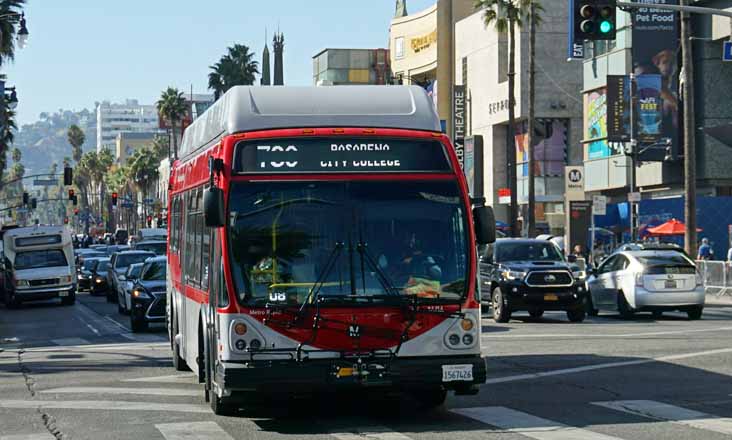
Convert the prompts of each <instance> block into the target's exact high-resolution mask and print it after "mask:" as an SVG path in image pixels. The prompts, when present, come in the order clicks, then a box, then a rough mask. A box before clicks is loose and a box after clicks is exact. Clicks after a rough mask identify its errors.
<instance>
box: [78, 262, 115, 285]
mask: <svg viewBox="0 0 732 440" xmlns="http://www.w3.org/2000/svg"><path fill="white" fill-rule="evenodd" d="M102 259H103V260H109V258H107V257H101V256H97V257H84V259H83V262H81V264H79V266H77V269H78V273H77V275H76V282H77V287H76V290H77V291H80V292H81V291H90V290H91V285H92V282H93V278H94V269H95V268H96V266H97V262H99V260H102Z"/></svg>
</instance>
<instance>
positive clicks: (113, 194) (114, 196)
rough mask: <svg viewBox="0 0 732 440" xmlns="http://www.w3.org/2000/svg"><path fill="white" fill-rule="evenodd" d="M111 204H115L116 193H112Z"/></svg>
mask: <svg viewBox="0 0 732 440" xmlns="http://www.w3.org/2000/svg"><path fill="white" fill-rule="evenodd" d="M112 206H117V193H116V192H113V193H112Z"/></svg>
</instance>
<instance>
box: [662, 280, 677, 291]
mask: <svg viewBox="0 0 732 440" xmlns="http://www.w3.org/2000/svg"><path fill="white" fill-rule="evenodd" d="M664 286H665V287H666V289H675V288H676V280H666V283H665V285H664Z"/></svg>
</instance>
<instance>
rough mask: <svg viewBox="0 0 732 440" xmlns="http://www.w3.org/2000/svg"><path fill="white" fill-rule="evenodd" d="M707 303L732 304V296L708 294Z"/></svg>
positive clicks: (714, 304)
mask: <svg viewBox="0 0 732 440" xmlns="http://www.w3.org/2000/svg"><path fill="white" fill-rule="evenodd" d="M706 304H707V305H712V306H732V296H730V295H729V294H727V295H722V296H719V297H718V296H717V295H712V294H707V298H706Z"/></svg>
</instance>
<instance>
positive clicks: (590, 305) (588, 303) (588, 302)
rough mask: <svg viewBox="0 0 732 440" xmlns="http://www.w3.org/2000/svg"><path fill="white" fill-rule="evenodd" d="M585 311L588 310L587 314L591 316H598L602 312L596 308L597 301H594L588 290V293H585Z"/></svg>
mask: <svg viewBox="0 0 732 440" xmlns="http://www.w3.org/2000/svg"><path fill="white" fill-rule="evenodd" d="M584 303H585V311H586V312H587V315H589V316H597V315H599V314H600V311H599V310H598V309H596V308H595V303H594V302H592V295H591V294H590V292H587V295H585V301H584Z"/></svg>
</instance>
